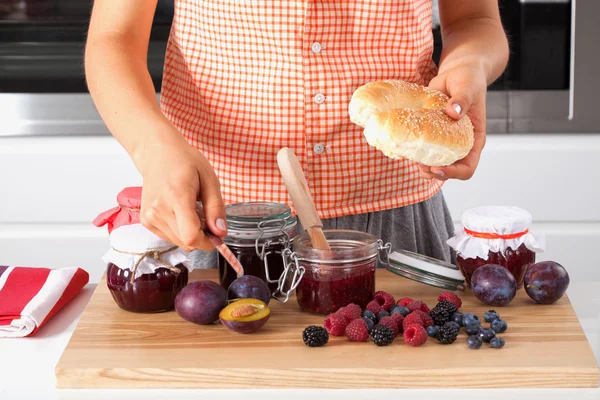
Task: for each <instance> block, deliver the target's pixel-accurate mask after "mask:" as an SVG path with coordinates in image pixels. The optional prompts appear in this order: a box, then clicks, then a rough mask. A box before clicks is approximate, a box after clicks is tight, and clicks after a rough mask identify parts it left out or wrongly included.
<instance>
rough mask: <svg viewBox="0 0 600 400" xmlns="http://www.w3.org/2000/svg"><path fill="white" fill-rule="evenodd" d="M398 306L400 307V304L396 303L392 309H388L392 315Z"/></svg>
mask: <svg viewBox="0 0 600 400" xmlns="http://www.w3.org/2000/svg"><path fill="white" fill-rule="evenodd" d="M396 307H400V306H399V305H398V304H394V305H393V306H391V307H390V309H389V310H388V312H389V313H390V315H392V312H393V311H394V310H395V309H396Z"/></svg>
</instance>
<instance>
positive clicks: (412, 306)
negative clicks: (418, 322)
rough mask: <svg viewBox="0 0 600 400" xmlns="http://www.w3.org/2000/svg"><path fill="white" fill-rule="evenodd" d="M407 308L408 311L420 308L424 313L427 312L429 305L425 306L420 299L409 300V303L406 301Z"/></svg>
mask: <svg viewBox="0 0 600 400" xmlns="http://www.w3.org/2000/svg"><path fill="white" fill-rule="evenodd" d="M407 307H408V310H409V311H411V312H412V311H415V310H421V311H423V312H424V313H428V312H429V307H427V304H425V303H423V302H422V301H411V302H410V303H408V306H407Z"/></svg>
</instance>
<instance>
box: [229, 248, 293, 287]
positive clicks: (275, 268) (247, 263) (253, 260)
mask: <svg viewBox="0 0 600 400" xmlns="http://www.w3.org/2000/svg"><path fill="white" fill-rule="evenodd" d="M229 248H230V249H231V252H232V253H233V254H235V256H236V258H237V259H238V261H239V262H240V264H242V267H244V274H246V275H253V276H256V277H258V278H260V279H262V280H263V281H265V282H267V274H266V272H265V262H264V260H261V259H260V257H259V256H258V254H256V249H255V248H254V246H252V247H235V246H232V245H229ZM266 251H267V252H272V253H271V254H269V255H267V256H266V259H267V262H268V264H269V278H270V279H271V280H272V281H276V280H278V279H279V277H280V276H281V274H282V273H283V269H284V266H283V259H282V258H281V254H280V253H281V252H282V251H283V245H282V244H281V243H278V244H274V245H272V246H269V247H267V248H266ZM276 251H277V252H278V253H275V252H276ZM218 259H219V261H218V265H219V280H220V282H221V286H223V287H224V288H225V289H227V288H229V285H231V282H233V281H234V280H235V279H236V278H237V275H236V273H235V271H234V270H233V268H231V265H229V263H228V262H227V261H225V259H224V258H223V256H221V254H219V255H218ZM267 284H268V285H269V288H270V289H271V292H272V293H273V292H275V290H276V289H277V283H269V282H267Z"/></svg>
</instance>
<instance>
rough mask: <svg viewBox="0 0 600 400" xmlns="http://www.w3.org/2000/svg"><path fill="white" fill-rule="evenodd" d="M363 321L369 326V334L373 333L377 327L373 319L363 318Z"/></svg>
mask: <svg viewBox="0 0 600 400" xmlns="http://www.w3.org/2000/svg"><path fill="white" fill-rule="evenodd" d="M369 312H370V311H369ZM371 314H373V313H371ZM363 320H364V321H365V323H366V324H367V331H369V333H371V330H372V329H373V327H374V326H375V322H373V320H372V319H371V318H367V317H363Z"/></svg>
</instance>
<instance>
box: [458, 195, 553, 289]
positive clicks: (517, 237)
mask: <svg viewBox="0 0 600 400" xmlns="http://www.w3.org/2000/svg"><path fill="white" fill-rule="evenodd" d="M531 223H532V217H531V214H530V213H529V212H528V211H526V210H523V209H522V208H518V207H508V206H485V207H476V208H472V209H469V210H467V211H465V212H464V213H463V215H462V224H463V228H462V229H461V230H459V231H458V232H457V233H456V235H455V236H454V237H452V238H450V239H448V242H447V243H448V244H449V245H450V247H452V248H453V249H454V250H455V251H456V254H457V257H456V258H457V264H458V267H459V269H460V271H461V272H462V274H463V275H464V276H465V280H466V282H467V285H468V286H470V284H471V275H473V272H474V271H475V270H476V269H477V268H479V267H481V266H483V265H485V264H497V265H501V266H503V267H504V268H506V269H508V270H509V271H510V272H511V273H512V275H513V276H514V277H515V279H516V281H517V287H518V288H520V287H522V286H523V279H524V277H525V272H527V269H528V268H529V267H530V266H531V265H533V264H534V263H535V254H536V253H538V252H541V251H543V250H544V247H545V240H544V239H545V238H544V235H543V234H534V233H533V232H531V230H530V229H531Z"/></svg>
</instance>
